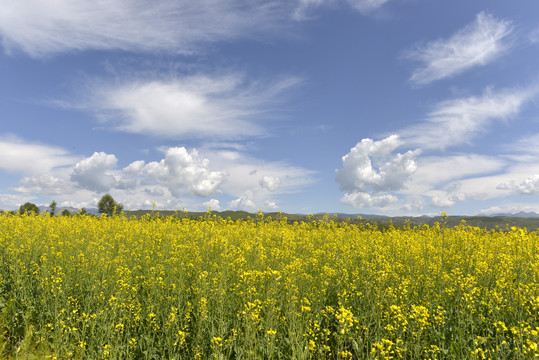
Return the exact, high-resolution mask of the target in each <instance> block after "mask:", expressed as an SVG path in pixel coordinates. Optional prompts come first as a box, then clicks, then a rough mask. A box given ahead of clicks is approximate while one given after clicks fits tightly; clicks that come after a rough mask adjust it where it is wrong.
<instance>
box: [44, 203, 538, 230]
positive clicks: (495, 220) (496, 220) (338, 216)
mask: <svg viewBox="0 0 539 360" xmlns="http://www.w3.org/2000/svg"><path fill="white" fill-rule="evenodd" d="M39 209H40V212H45V211H48V210H49V209H50V208H49V207H48V206H41V207H40V208H39ZM64 209H67V210H69V211H70V212H71V213H77V212H79V211H80V209H77V208H73V207H58V208H57V209H56V214H57V215H59V214H60V213H61V212H62V211H63V210H64ZM86 212H87V213H88V214H93V215H97V214H99V211H98V210H97V209H95V208H90V209H86ZM124 214H125V215H126V216H127V217H142V216H147V215H150V216H159V217H165V216H174V217H178V218H189V219H199V218H201V217H205V216H208V213H207V212H206V211H204V212H202V211H193V212H188V211H178V210H159V211H157V210H128V211H124ZM211 216H218V217H221V218H224V219H228V218H230V219H231V220H239V219H249V218H251V219H256V218H257V216H258V215H257V214H256V213H250V212H247V211H233V210H225V211H212V212H211ZM359 216H360V217H361V218H358V217H359ZM268 218H271V219H279V218H286V219H287V221H288V222H289V223H293V222H295V221H297V222H302V221H305V222H310V221H326V220H328V219H329V220H332V221H335V222H347V223H350V224H366V223H369V224H374V225H376V226H381V227H386V226H389V225H390V224H391V225H393V226H395V227H400V226H403V225H405V224H409V225H410V226H412V227H414V226H422V225H424V224H426V225H429V226H434V225H435V224H436V223H443V219H442V218H441V217H440V216H435V217H430V216H425V215H423V216H417V217H413V216H393V217H390V216H385V215H376V214H345V213H327V214H326V213H318V214H314V215H307V214H287V213H279V212H270V213H264V219H268ZM462 220H464V221H465V224H466V225H468V226H473V227H479V228H481V229H487V230H492V229H500V230H506V229H509V228H511V227H512V226H516V227H519V228H526V229H528V230H530V231H539V214H537V213H534V212H519V213H516V214H495V215H492V216H449V217H448V218H447V219H446V221H447V222H446V225H445V226H447V227H455V226H459V225H460V224H461V223H462Z"/></svg>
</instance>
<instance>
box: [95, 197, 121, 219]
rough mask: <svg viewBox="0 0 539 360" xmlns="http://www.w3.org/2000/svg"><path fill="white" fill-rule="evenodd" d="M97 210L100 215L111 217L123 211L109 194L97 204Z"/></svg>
mask: <svg viewBox="0 0 539 360" xmlns="http://www.w3.org/2000/svg"><path fill="white" fill-rule="evenodd" d="M97 208H98V210H99V213H100V214H106V215H109V216H111V215H113V214H119V213H121V212H122V210H123V208H124V207H123V205H122V204H120V203H117V202H116V201H115V200H114V198H113V197H112V196H111V195H110V194H105V195H103V197H102V198H101V200H99V202H98V203H97Z"/></svg>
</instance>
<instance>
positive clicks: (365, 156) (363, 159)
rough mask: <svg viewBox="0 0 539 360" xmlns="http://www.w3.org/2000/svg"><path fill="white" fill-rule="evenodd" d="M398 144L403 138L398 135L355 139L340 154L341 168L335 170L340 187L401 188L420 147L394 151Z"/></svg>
mask: <svg viewBox="0 0 539 360" xmlns="http://www.w3.org/2000/svg"><path fill="white" fill-rule="evenodd" d="M400 145H402V141H401V140H400V139H399V137H398V136H397V135H391V136H389V137H387V138H385V139H383V140H380V141H374V140H371V139H363V140H361V142H359V143H357V145H356V146H354V147H353V148H352V149H351V150H350V152H349V153H348V154H346V155H345V156H343V157H342V162H343V168H342V169H339V170H337V171H336V172H337V176H336V181H337V182H338V183H339V187H340V189H341V191H345V192H367V191H370V192H374V193H377V192H380V191H393V190H399V189H401V188H402V187H403V183H404V181H405V180H406V178H407V177H408V176H410V175H411V174H412V173H413V172H414V171H415V169H416V163H415V158H416V157H417V156H418V155H419V154H420V151H419V150H413V151H412V150H410V151H407V152H406V153H404V154H400V153H398V154H396V155H393V154H392V152H393V151H394V150H395V149H396V148H397V147H399V146H400Z"/></svg>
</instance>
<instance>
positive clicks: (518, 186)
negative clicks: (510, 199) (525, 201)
mask: <svg viewBox="0 0 539 360" xmlns="http://www.w3.org/2000/svg"><path fill="white" fill-rule="evenodd" d="M497 189H500V190H509V191H515V192H518V193H519V194H523V195H537V194H539V175H533V176H530V177H529V178H527V179H526V180H524V181H521V182H518V181H515V180H509V181H506V182H503V183H501V184H499V185H498V186H497Z"/></svg>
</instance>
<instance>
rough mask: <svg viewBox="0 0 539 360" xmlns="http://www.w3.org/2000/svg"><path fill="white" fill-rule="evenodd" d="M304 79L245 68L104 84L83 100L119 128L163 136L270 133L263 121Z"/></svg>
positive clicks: (220, 136) (105, 119)
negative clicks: (265, 79) (250, 77)
mask: <svg viewBox="0 0 539 360" xmlns="http://www.w3.org/2000/svg"><path fill="white" fill-rule="evenodd" d="M300 82H301V79H299V78H285V79H283V80H282V81H276V82H272V83H266V84H262V83H253V82H251V83H247V82H246V81H245V80H244V77H243V76H242V75H241V74H229V75H225V76H213V77H212V76H207V75H194V76H186V77H177V78H173V79H167V80H161V79H158V80H148V81H140V80H133V81H128V82H124V83H121V84H99V85H97V86H95V87H94V89H93V90H91V92H92V93H93V94H92V95H91V96H90V99H89V100H84V101H83V102H85V104H83V105H82V106H80V105H74V106H76V107H80V108H83V109H85V110H88V111H96V112H97V115H98V116H99V117H100V118H101V119H102V120H103V121H105V122H106V123H111V124H113V126H114V127H115V128H116V129H117V130H119V131H125V132H130V133H141V134H149V135H154V136H159V137H174V138H178V137H181V138H186V137H195V138H200V137H204V138H205V139H208V138H220V139H223V138H224V139H237V138H242V137H245V136H258V135H264V134H265V133H266V131H265V130H264V126H263V123H262V120H263V119H265V118H266V119H267V117H268V113H270V112H271V111H272V108H273V107H274V105H275V104H276V103H279V102H280V101H281V100H282V95H283V93H284V92H285V91H286V90H288V89H290V88H292V87H294V86H296V85H297V84H299V83H300Z"/></svg>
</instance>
